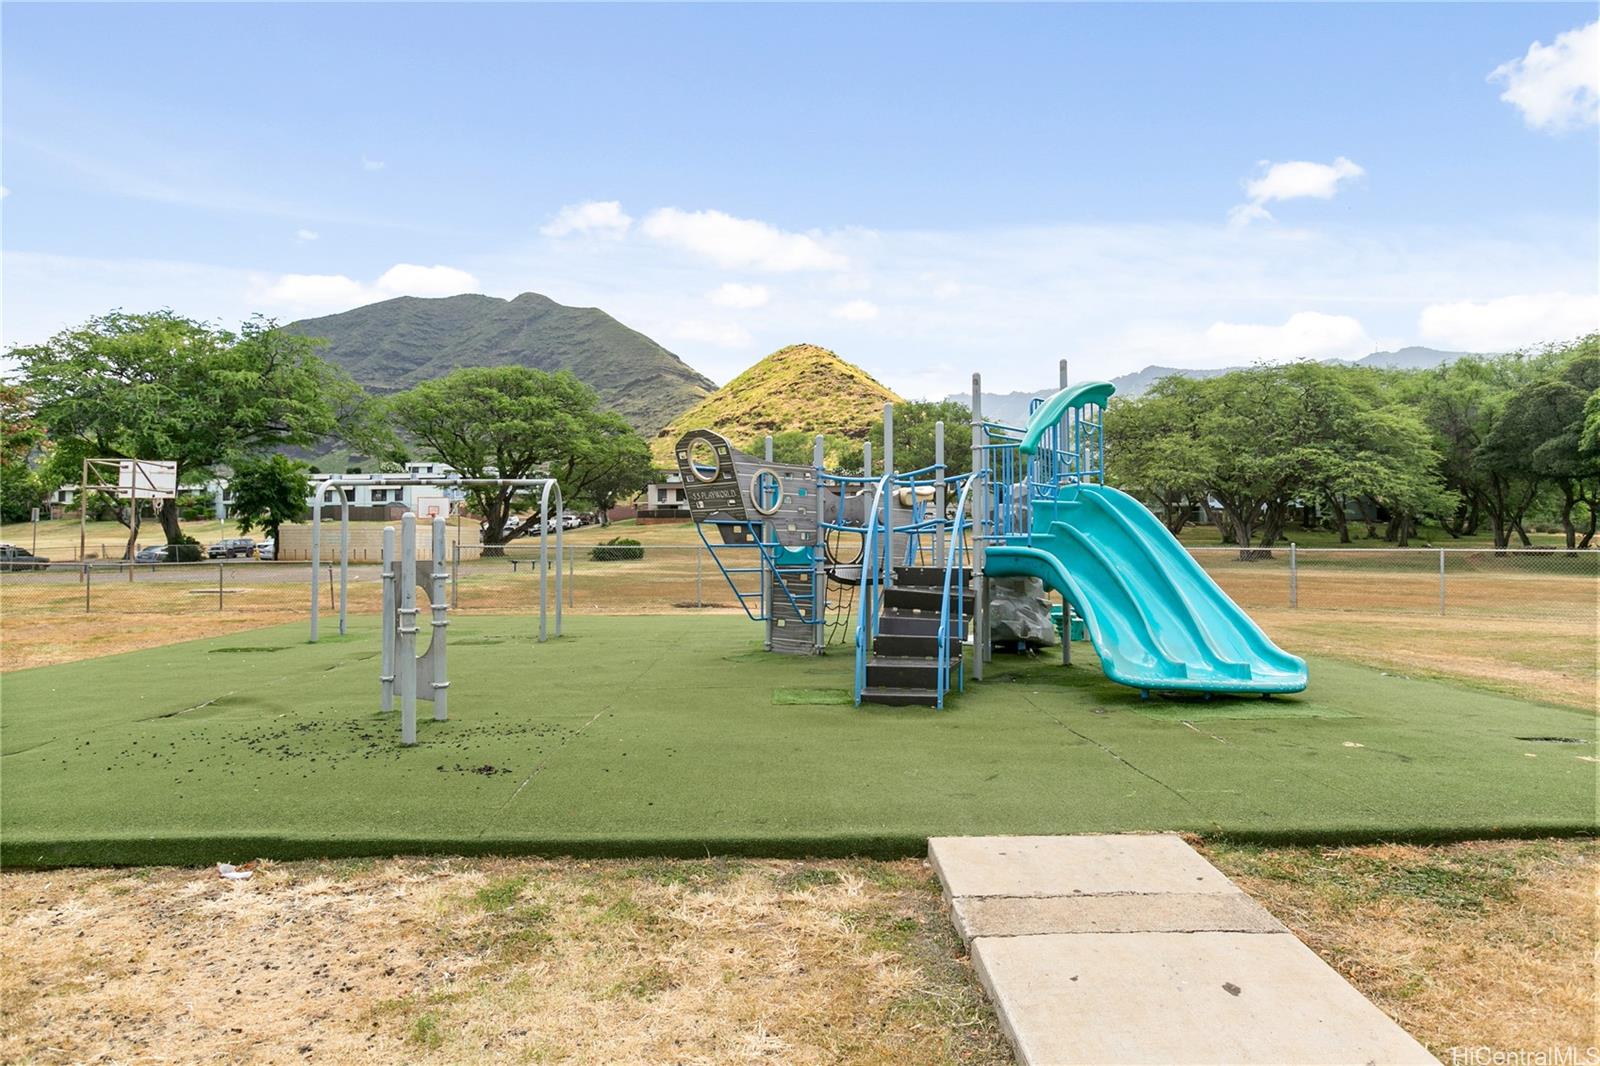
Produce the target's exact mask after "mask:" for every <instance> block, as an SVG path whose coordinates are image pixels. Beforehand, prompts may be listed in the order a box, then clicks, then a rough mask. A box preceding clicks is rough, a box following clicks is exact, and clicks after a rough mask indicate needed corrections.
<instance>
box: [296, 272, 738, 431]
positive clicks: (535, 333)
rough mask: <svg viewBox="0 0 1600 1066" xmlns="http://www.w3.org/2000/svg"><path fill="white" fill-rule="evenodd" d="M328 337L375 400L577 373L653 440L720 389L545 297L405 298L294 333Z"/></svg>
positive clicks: (642, 342)
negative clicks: (461, 378) (509, 372)
mask: <svg viewBox="0 0 1600 1066" xmlns="http://www.w3.org/2000/svg"><path fill="white" fill-rule="evenodd" d="M285 328H287V329H290V330H293V331H294V332H296V333H301V334H304V335H306V336H311V337H323V338H326V339H327V341H328V346H327V347H326V348H325V349H324V350H323V353H322V354H323V355H324V356H325V357H326V358H328V359H330V360H331V361H333V362H335V363H337V364H339V365H340V366H342V367H344V368H345V369H346V370H348V371H349V372H350V374H351V375H352V376H353V377H354V378H355V379H356V381H358V382H360V383H361V384H362V385H364V386H365V387H367V388H368V389H371V390H372V391H374V392H395V391H398V390H400V389H406V388H410V387H411V386H412V385H415V384H417V383H418V382H420V381H427V380H429V379H431V378H436V377H440V376H442V375H444V374H447V373H449V372H450V371H452V370H455V369H457V368H459V367H464V366H506V365H510V364H516V365H521V366H529V367H533V368H535V369H537V370H570V371H572V372H573V373H574V374H576V375H577V376H578V377H579V378H580V379H582V380H583V381H585V382H587V383H588V384H589V385H590V386H592V387H593V388H594V390H595V391H596V392H598V393H599V394H600V399H601V400H602V402H604V403H605V405H606V406H607V407H608V408H610V409H611V410H613V411H616V412H618V413H619V414H621V415H622V416H623V417H625V418H627V419H628V421H629V422H632V423H633V424H634V426H636V427H637V428H638V429H639V431H640V432H641V433H643V434H645V436H646V437H648V436H650V435H651V434H653V433H654V432H655V431H656V430H658V429H660V428H661V426H662V425H664V424H665V423H666V422H667V421H668V420H669V419H671V418H672V417H673V416H674V415H677V414H679V413H681V412H682V411H684V410H685V409H687V408H688V407H690V406H692V405H693V404H695V403H696V402H698V401H699V400H701V399H702V398H704V397H705V396H706V395H707V394H709V393H710V392H711V390H712V388H713V385H712V383H711V381H709V380H708V379H707V378H705V377H703V376H701V375H700V374H699V373H697V372H696V371H695V370H693V369H692V368H690V367H689V366H687V365H686V364H685V363H684V362H683V360H681V359H679V358H678V357H677V356H676V355H674V354H672V353H671V352H669V351H667V349H665V348H663V347H662V346H661V345H659V344H657V343H656V342H655V341H653V340H651V339H650V338H649V337H646V336H645V335H644V334H642V333H640V332H638V331H637V330H632V329H629V328H628V327H627V326H624V325H623V324H622V323H620V322H618V321H617V320H616V319H614V318H612V317H611V316H610V315H608V314H606V313H605V312H604V311H601V310H599V309H598V308H593V307H567V306H566V305H564V304H558V303H556V302H555V301H554V300H552V299H550V298H549V297H546V296H540V295H539V294H538V293H532V292H525V293H523V294H522V295H521V296H518V297H517V298H516V299H513V300H502V299H499V298H498V297H494V296H478V295H463V296H448V297H444V298H442V299H419V298H417V297H414V296H401V297H398V298H396V299H393V300H384V301H382V302H381V303H375V304H368V305H367V306H365V307H358V308H356V309H355V310H353V311H345V312H343V313H342V314H337V315H328V316H326V317H323V318H308V319H305V320H303V321H300V322H294V323H291V324H290V325H289V326H287V327H285Z"/></svg>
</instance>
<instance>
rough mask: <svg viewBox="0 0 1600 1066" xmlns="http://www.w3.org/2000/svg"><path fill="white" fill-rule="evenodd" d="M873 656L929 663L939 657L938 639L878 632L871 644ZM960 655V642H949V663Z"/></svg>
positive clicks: (935, 637)
mask: <svg viewBox="0 0 1600 1066" xmlns="http://www.w3.org/2000/svg"><path fill="white" fill-rule="evenodd" d="M872 653H873V654H874V655H883V656H889V657H892V658H904V659H927V660H929V661H930V662H931V661H933V660H934V659H937V658H938V657H939V638H938V637H937V636H925V637H920V636H907V635H905V634H900V633H883V632H880V633H879V634H878V636H877V638H876V639H874V640H873V642H872ZM960 655H961V641H959V640H957V639H954V638H952V639H951V640H950V661H951V662H954V661H955V660H956V659H957V658H959V657H960Z"/></svg>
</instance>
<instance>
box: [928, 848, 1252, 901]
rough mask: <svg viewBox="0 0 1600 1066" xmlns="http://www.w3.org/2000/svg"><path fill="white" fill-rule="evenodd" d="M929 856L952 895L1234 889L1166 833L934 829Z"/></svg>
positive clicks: (1058, 894)
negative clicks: (968, 833)
mask: <svg viewBox="0 0 1600 1066" xmlns="http://www.w3.org/2000/svg"><path fill="white" fill-rule="evenodd" d="M928 858H929V859H930V860H931V861H932V862H933V866H934V869H935V870H937V871H938V872H939V877H940V879H941V880H942V881H943V882H944V887H945V895H946V897H947V898H951V899H953V898H955V897H957V896H1070V895H1073V894H1076V893H1085V894H1102V895H1103V894H1107V893H1113V892H1137V893H1153V892H1183V893H1204V892H1238V891H1239V889H1238V886H1236V885H1234V884H1233V882H1231V881H1229V880H1228V879H1227V878H1226V877H1224V876H1223V874H1222V871H1220V870H1218V869H1217V868H1216V867H1215V866H1212V865H1211V864H1210V863H1209V862H1206V860H1205V859H1203V858H1201V857H1200V854H1199V853H1198V852H1196V851H1195V850H1194V849H1193V848H1191V847H1190V846H1189V845H1188V844H1185V843H1184V842H1183V838H1181V837H1179V836H1177V835H1175V834H1171V833H1153V834H1149V835H1127V836H1115V835H1101V836H1056V837H1021V836H1018V837H1010V836H995V837H933V838H932V839H930V840H929V841H928Z"/></svg>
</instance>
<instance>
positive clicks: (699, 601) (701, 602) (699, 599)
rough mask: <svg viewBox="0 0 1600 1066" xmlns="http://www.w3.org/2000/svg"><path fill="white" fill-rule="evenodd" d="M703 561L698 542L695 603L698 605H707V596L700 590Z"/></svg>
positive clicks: (695, 554)
mask: <svg viewBox="0 0 1600 1066" xmlns="http://www.w3.org/2000/svg"><path fill="white" fill-rule="evenodd" d="M701 562H702V559H701V557H700V545H698V544H696V545H695V546H694V605H695V606H696V607H704V606H705V605H706V601H705V598H704V597H703V596H702V595H701V592H700V565H701Z"/></svg>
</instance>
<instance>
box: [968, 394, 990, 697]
mask: <svg viewBox="0 0 1600 1066" xmlns="http://www.w3.org/2000/svg"><path fill="white" fill-rule="evenodd" d="M983 461H984V460H983V379H982V377H981V376H980V375H978V374H974V375H972V476H973V477H974V478H975V479H977V480H975V481H974V482H973V485H972V493H971V499H970V503H971V507H972V518H971V522H972V677H973V679H974V680H977V681H982V680H983V660H984V658H985V652H987V651H988V646H989V628H988V626H989V619H988V610H987V604H985V603H984V596H985V593H986V591H987V588H986V585H985V582H984V576H983V565H984V563H983V548H984V545H983V519H984V516H985V515H986V514H987V513H988V509H989V508H988V503H987V500H986V497H987V495H988V489H989V487H988V483H987V480H986V479H985V478H984V476H983Z"/></svg>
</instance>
